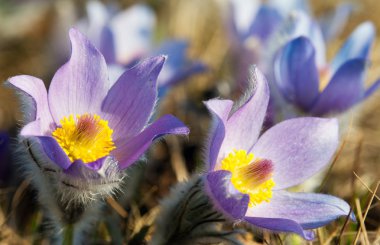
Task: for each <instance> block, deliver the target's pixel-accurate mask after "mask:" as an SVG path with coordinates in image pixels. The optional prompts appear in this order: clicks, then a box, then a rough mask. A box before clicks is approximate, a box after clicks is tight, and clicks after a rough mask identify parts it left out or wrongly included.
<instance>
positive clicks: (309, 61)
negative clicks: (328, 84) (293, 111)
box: [274, 37, 319, 111]
mask: <svg viewBox="0 0 380 245" xmlns="http://www.w3.org/2000/svg"><path fill="white" fill-rule="evenodd" d="M274 76H275V82H276V84H277V86H278V87H279V89H280V91H281V92H282V94H283V96H284V97H285V98H286V99H288V100H289V101H291V102H293V103H296V104H297V105H298V106H299V107H301V108H302V109H304V110H306V111H307V110H308V109H310V107H311V106H312V104H313V102H314V101H315V99H316V98H317V97H318V94H319V91H318V87H319V75H318V68H317V65H316V63H315V50H314V47H313V45H312V43H311V42H310V41H309V39H308V38H306V37H299V38H296V39H294V40H292V41H290V42H289V43H287V44H286V45H285V46H284V47H283V48H282V49H281V50H280V51H279V53H278V54H277V55H276V57H275V60H274Z"/></svg>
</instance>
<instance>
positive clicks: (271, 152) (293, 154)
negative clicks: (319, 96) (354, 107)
mask: <svg viewBox="0 0 380 245" xmlns="http://www.w3.org/2000/svg"><path fill="white" fill-rule="evenodd" d="M338 143H339V137H338V122H337V120H336V119H322V118H296V119H290V120H287V121H284V122H281V123H279V124H277V125H276V126H274V127H272V128H270V129H269V130H268V131H266V132H265V133H264V134H263V135H262V136H261V137H260V139H259V140H258V141H257V143H256V144H255V146H254V147H253V149H252V151H251V152H252V153H253V154H254V155H255V156H256V157H258V158H265V159H269V160H271V161H272V163H273V165H274V173H273V180H274V182H275V183H276V186H275V187H274V188H275V189H276V190H280V189H285V188H288V187H291V186H294V185H297V184H300V183H302V182H303V181H305V180H306V179H308V178H309V177H311V176H312V175H314V174H316V173H317V172H318V171H320V170H321V169H323V168H324V167H325V166H326V165H327V164H328V163H329V161H330V159H331V158H332V156H333V154H334V152H335V150H336V148H337V147H338Z"/></svg>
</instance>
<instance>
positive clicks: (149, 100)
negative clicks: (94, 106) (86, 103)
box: [102, 56, 165, 140]
mask: <svg viewBox="0 0 380 245" xmlns="http://www.w3.org/2000/svg"><path fill="white" fill-rule="evenodd" d="M164 62H165V57H164V56H157V57H154V58H150V59H146V60H144V61H142V62H140V63H139V64H137V65H136V66H134V67H132V68H131V69H129V70H127V71H125V72H124V73H123V74H122V75H121V76H120V78H119V79H118V80H117V81H116V83H115V84H114V85H113V86H112V88H111V89H110V90H109V91H108V94H107V96H106V98H105V99H104V101H103V104H102V117H103V118H104V119H106V120H108V122H109V126H110V127H111V128H112V129H113V130H114V136H115V139H116V140H117V139H126V138H129V137H132V136H134V135H136V134H137V133H139V132H140V131H141V130H142V129H143V127H144V126H145V125H146V124H147V123H148V121H149V118H150V116H151V115H152V111H153V107H154V104H155V102H156V99H157V76H158V74H159V73H160V71H161V69H162V66H163V65H164Z"/></svg>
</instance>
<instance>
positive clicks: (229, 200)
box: [205, 170, 249, 219]
mask: <svg viewBox="0 0 380 245" xmlns="http://www.w3.org/2000/svg"><path fill="white" fill-rule="evenodd" d="M205 182H206V186H205V187H206V191H207V193H208V194H209V197H210V198H211V199H212V200H213V201H214V205H215V206H216V208H218V209H219V210H220V211H222V212H223V213H224V214H226V215H227V216H228V217H232V218H233V219H241V218H243V217H244V215H245V213H246V212H247V208H248V202H249V196H248V195H247V194H242V193H240V192H239V191H237V190H236V189H235V188H234V187H233V185H232V183H231V172H228V171H225V170H219V171H212V172H210V173H208V174H207V175H206V178H205Z"/></svg>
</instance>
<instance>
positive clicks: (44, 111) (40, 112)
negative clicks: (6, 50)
mask: <svg viewBox="0 0 380 245" xmlns="http://www.w3.org/2000/svg"><path fill="white" fill-rule="evenodd" d="M8 81H9V83H10V84H12V85H13V86H15V87H16V88H17V89H19V90H21V91H22V92H24V93H26V94H28V95H29V96H31V97H32V98H33V100H34V102H35V104H36V105H35V111H33V112H26V113H30V114H31V115H30V117H31V119H32V120H34V121H35V122H31V123H30V124H29V125H28V127H24V129H23V130H22V135H45V134H46V133H47V132H50V131H51V130H52V126H53V124H54V121H53V118H52V116H51V114H50V109H49V103H48V97H47V92H46V88H45V84H44V83H43V82H42V80H41V79H38V78H36V77H32V76H26V75H21V76H15V77H11V78H9V79H8ZM36 121H38V122H36Z"/></svg>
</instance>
